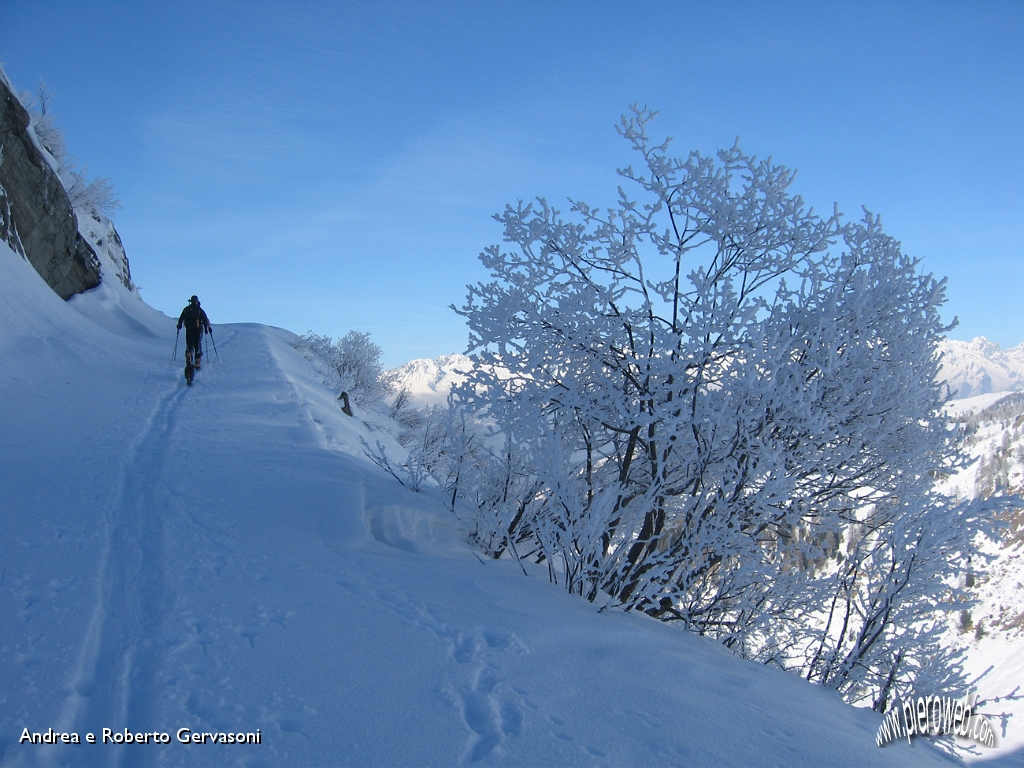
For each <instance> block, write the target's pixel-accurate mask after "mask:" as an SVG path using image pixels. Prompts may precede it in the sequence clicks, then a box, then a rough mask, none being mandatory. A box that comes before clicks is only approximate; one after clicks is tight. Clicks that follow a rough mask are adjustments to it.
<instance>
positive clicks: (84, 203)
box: [19, 82, 121, 216]
mask: <svg viewBox="0 0 1024 768" xmlns="http://www.w3.org/2000/svg"><path fill="white" fill-rule="evenodd" d="M19 98H20V99H21V101H22V102H23V103H24V104H25V105H26V108H27V109H28V111H29V115H30V116H31V118H32V122H31V124H30V126H29V127H30V130H31V131H32V132H33V133H34V134H35V136H36V139H37V140H38V141H39V144H40V145H41V146H42V147H43V149H45V150H46V151H47V152H49V153H50V156H51V157H52V158H53V160H54V163H55V165H56V171H57V174H58V176H60V180H61V182H62V183H63V185H64V189H65V191H66V192H67V194H68V199H69V200H70V201H71V206H72V208H74V209H75V211H77V212H78V213H80V214H82V213H84V214H92V215H98V214H102V215H104V216H111V215H113V213H114V212H115V211H117V210H119V209H120V208H121V202H120V201H119V200H118V199H117V194H116V192H115V191H114V185H113V184H112V183H111V181H110V179H107V178H95V179H90V178H89V177H88V175H87V168H86V167H85V166H82V167H81V168H79V167H78V162H77V161H76V160H75V158H74V157H72V156H71V153H70V152H69V151H68V147H67V141H66V140H65V138H64V131H63V130H62V129H61V128H60V127H59V126H57V124H56V122H55V121H54V115H53V91H51V90H50V88H49V86H47V85H46V83H44V82H40V83H39V88H38V91H37V93H36V95H35V97H33V96H32V94H31V93H28V92H25V93H22V94H20V97H19Z"/></svg>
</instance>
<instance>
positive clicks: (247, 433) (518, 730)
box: [0, 248, 946, 766]
mask: <svg viewBox="0 0 1024 768" xmlns="http://www.w3.org/2000/svg"><path fill="white" fill-rule="evenodd" d="M0 294H2V295H0V323H3V326H4V327H5V329H7V331H6V333H5V334H3V335H2V336H0V355H2V356H3V359H4V361H5V375H4V377H3V378H2V379H0V435H2V440H3V451H2V461H0V478H2V487H3V489H4V504H3V506H2V507H0V524H2V527H3V531H4V535H3V537H0V615H2V616H3V617H4V619H3V625H2V629H0V763H2V764H3V765H56V764H61V765H136V764H139V765H142V764H144V765H274V766H277V765H295V766H298V765H302V766H316V765H331V766H337V765H454V764H460V763H479V764H480V765H541V764H543V765H609V766H612V765H614V766H620V765H679V764H694V765H757V764H764V765H768V764H771V765H826V764H828V765H865V764H869V763H870V764H874V765H908V764H931V763H943V762H945V760H946V759H945V758H944V757H943V756H941V755H940V754H939V753H938V752H936V751H935V750H934V749H933V748H932V746H931V745H930V743H928V741H927V740H917V741H915V743H914V745H913V746H912V747H911V746H909V745H907V744H906V742H905V741H903V742H900V743H894V744H891V745H890V746H888V747H886V748H884V749H879V748H877V747H876V746H875V744H874V735H875V731H876V728H877V726H878V724H879V721H880V719H879V717H878V716H876V715H874V714H873V713H871V712H867V711H863V710H856V709H853V708H851V707H848V706H846V705H845V704H843V703H842V702H841V701H840V700H839V699H838V698H837V697H836V696H835V695H834V694H832V693H830V692H829V691H826V690H823V689H821V688H816V687H813V686H810V685H807V684H805V683H804V682H803V681H801V680H799V679H797V678H796V677H794V676H790V675H787V674H784V673H781V672H778V671H776V670H773V669H768V668H766V667H762V666H758V665H755V664H751V663H747V662H743V661H740V660H738V659H736V658H734V657H732V656H730V655H729V653H728V652H727V651H726V650H725V649H723V648H721V647H719V646H717V645H716V644H714V643H712V642H708V641H704V640H702V639H700V638H697V637H693V636H690V635H687V634H685V633H683V632H681V631H678V630H675V629H673V628H670V627H668V626H665V625H664V624H661V623H658V622H655V621H653V620H649V619H646V618H644V617H641V616H636V615H627V614H622V613H616V612H610V613H607V614H598V613H596V611H595V609H594V607H593V606H592V605H590V604H588V603H586V602H585V601H582V600H579V599H575V598H573V597H571V596H569V595H567V594H565V593H564V592H563V591H562V590H561V589H560V588H558V587H554V586H551V585H549V584H548V583H546V581H545V580H543V579H537V578H527V577H525V576H523V575H522V573H521V572H520V571H519V570H518V569H517V568H516V567H515V566H513V565H512V564H510V563H505V562H486V563H485V562H482V561H481V560H480V559H479V558H478V557H477V556H476V555H475V554H474V552H473V551H472V550H471V549H470V548H469V547H468V546H467V545H466V544H464V542H463V538H462V534H461V532H460V531H458V530H457V529H455V527H454V525H453V523H452V521H451V519H450V517H449V516H448V515H447V514H446V513H445V512H444V510H443V508H442V504H441V503H440V501H439V500H438V499H436V498H434V497H432V496H431V495H429V494H419V495H417V494H413V493H411V492H408V491H407V490H406V489H404V488H402V487H400V486H398V485H397V484H396V483H394V482H393V481H391V480H390V479H389V478H388V477H386V476H385V475H384V474H383V473H382V472H380V471H379V470H378V469H377V468H376V467H374V466H373V465H372V464H370V463H369V462H368V461H366V460H365V458H364V457H363V456H362V451H361V446H360V437H364V436H370V435H371V434H372V435H377V434H379V432H375V433H371V429H370V427H368V426H367V425H366V424H364V423H362V422H361V421H359V419H350V418H348V417H346V416H344V415H342V414H341V412H340V410H339V409H338V407H337V404H336V403H335V402H334V399H333V395H332V394H331V393H330V392H327V391H325V390H324V389H323V388H322V387H321V385H320V383H319V378H318V377H317V376H316V375H315V373H314V371H313V369H312V366H311V365H310V364H309V363H308V362H307V361H305V360H304V359H302V358H301V357H300V356H299V355H298V354H297V353H295V351H294V350H293V349H292V348H291V346H290V341H291V339H292V338H294V337H293V336H292V335H291V334H289V333H288V332H286V331H282V330H279V329H274V328H269V327H265V326H259V325H224V326H216V327H215V331H216V340H217V345H218V349H219V352H220V357H219V359H218V358H217V356H216V355H212V356H211V357H210V358H209V363H208V365H206V366H204V368H203V370H202V371H201V372H200V373H199V375H198V376H197V379H196V383H195V386H194V387H192V388H191V389H189V388H186V387H184V385H183V382H182V377H181V372H180V370H179V364H178V363H175V364H172V363H171V360H170V357H171V351H172V350H171V347H172V344H173V339H174V323H173V321H172V320H171V319H169V318H166V317H162V316H160V315H158V314H156V313H153V312H152V311H150V310H147V309H143V308H142V306H139V305H136V306H134V307H132V306H130V305H125V304H124V303H121V302H120V300H116V301H115V300H113V299H111V298H110V296H109V295H105V294H103V293H102V292H99V293H93V294H86V295H84V296H82V297H81V298H80V299H76V303H75V305H73V306H72V305H69V304H66V303H64V302H62V301H60V300H59V299H58V298H57V297H56V296H55V295H54V294H53V293H52V292H51V291H50V290H49V289H48V288H47V287H46V286H45V285H44V284H43V283H42V281H41V279H40V278H39V277H38V275H36V274H35V272H34V271H32V270H31V268H30V267H29V265H28V264H27V263H26V262H24V261H23V260H22V259H21V258H19V257H17V256H15V255H13V254H12V253H11V252H10V251H9V250H7V249H6V248H0ZM121 298H124V297H121ZM111 303H113V305H114V306H111ZM107 310H110V312H111V314H112V315H114V316H115V318H116V319H115V320H113V321H110V322H100V323H97V322H95V318H97V317H98V316H99V315H98V313H102V312H104V311H107ZM26 728H27V729H28V730H29V731H30V732H32V733H41V734H46V733H47V732H48V729H50V728H52V729H54V730H55V731H59V732H66V733H76V734H78V735H79V737H80V738H81V739H83V740H84V738H85V735H86V733H87V732H92V733H94V734H95V735H97V736H98V737H100V738H102V733H103V730H102V729H104V728H109V729H110V730H111V732H112V733H118V734H123V733H124V729H125V728H128V729H130V731H131V732H133V733H143V732H150V733H156V734H167V735H168V737H169V739H170V743H168V744H153V743H149V744H129V745H120V744H102V743H97V744H94V745H90V744H87V743H83V744H68V745H63V744H57V745H53V744H29V743H19V741H20V740H21V737H22V734H23V732H24V729H26ZM182 728H189V729H191V730H192V731H193V732H195V733H204V732H209V733H220V732H225V733H235V732H240V733H257V732H258V733H259V736H260V743H259V744H245V745H227V744H223V745H222V744H211V743H207V744H183V743H180V742H179V741H178V739H177V733H178V732H179V729H182Z"/></svg>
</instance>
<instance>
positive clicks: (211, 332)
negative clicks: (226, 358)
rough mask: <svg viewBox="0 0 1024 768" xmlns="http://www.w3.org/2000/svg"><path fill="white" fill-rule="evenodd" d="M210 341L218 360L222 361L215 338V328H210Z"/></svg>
mask: <svg viewBox="0 0 1024 768" xmlns="http://www.w3.org/2000/svg"><path fill="white" fill-rule="evenodd" d="M210 341H212V342H213V351H214V354H216V355H217V359H218V360H220V352H218V351H217V340H216V339H215V338H213V326H212V325H211V326H210Z"/></svg>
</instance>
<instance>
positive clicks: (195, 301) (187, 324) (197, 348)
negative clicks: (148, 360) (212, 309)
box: [178, 296, 212, 386]
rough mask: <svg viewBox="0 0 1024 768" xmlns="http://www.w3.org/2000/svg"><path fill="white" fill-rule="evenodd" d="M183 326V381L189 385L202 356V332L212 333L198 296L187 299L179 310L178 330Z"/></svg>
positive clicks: (208, 319)
mask: <svg viewBox="0 0 1024 768" xmlns="http://www.w3.org/2000/svg"><path fill="white" fill-rule="evenodd" d="M182 326H184V328H185V381H186V382H187V383H188V384H189V385H190V386H191V384H192V378H193V377H194V376H195V372H196V371H197V370H199V368H200V365H201V362H202V358H203V334H204V333H212V330H211V329H210V318H208V317H207V316H206V312H205V311H203V308H202V307H201V306H199V297H198V296H193V297H192V298H191V299H189V300H188V306H187V307H185V308H184V309H183V310H181V315H180V316H179V317H178V330H179V331H180V330H181V328H182Z"/></svg>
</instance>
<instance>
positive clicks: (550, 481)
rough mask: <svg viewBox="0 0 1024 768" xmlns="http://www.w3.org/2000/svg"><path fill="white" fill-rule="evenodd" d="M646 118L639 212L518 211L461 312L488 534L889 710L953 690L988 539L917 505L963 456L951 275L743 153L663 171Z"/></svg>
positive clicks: (940, 505) (464, 391)
mask: <svg viewBox="0 0 1024 768" xmlns="http://www.w3.org/2000/svg"><path fill="white" fill-rule="evenodd" d="M652 117H653V114H652V113H650V112H647V111H640V110H634V114H633V115H632V116H631V117H627V118H623V121H622V123H621V126H620V129H619V130H620V133H621V134H622V135H623V136H624V137H625V138H626V140H627V141H628V142H629V143H630V144H631V145H632V147H633V149H634V150H636V151H637V152H638V153H639V155H640V156H641V158H642V165H641V168H640V170H634V169H633V168H627V169H625V170H623V171H621V172H620V173H621V175H622V176H623V177H624V178H625V179H626V180H627V181H629V182H631V185H632V186H631V189H633V190H635V191H636V194H637V195H638V196H639V197H638V198H636V199H634V198H633V197H631V196H630V195H629V194H628V193H627V191H626V190H624V189H621V188H620V190H619V199H618V202H617V204H616V205H615V206H613V207H611V208H609V209H607V210H602V209H598V208H594V207H591V206H589V205H587V204H585V203H582V202H575V203H573V204H572V208H571V213H572V216H571V218H565V217H563V215H562V214H561V212H559V211H558V210H555V209H554V208H553V207H551V206H550V205H549V204H548V203H547V202H546V201H545V200H543V199H539V200H538V201H537V202H536V203H535V204H523V203H522V202H520V203H519V204H518V205H516V206H509V207H507V208H506V209H505V211H504V213H502V214H500V215H498V216H496V219H497V220H498V221H500V222H501V223H502V224H503V225H504V239H505V241H506V242H507V243H510V244H511V249H510V250H507V251H503V250H502V249H501V248H500V247H498V246H493V247H491V248H488V249H487V250H486V251H485V252H484V253H483V254H481V257H480V258H481V261H482V262H483V264H484V265H485V267H487V268H488V270H489V271H490V272H491V275H492V278H493V279H492V282H489V283H486V284H483V283H482V284H478V285H476V286H471V287H470V292H469V296H468V298H467V300H466V303H465V304H464V306H463V307H462V308H461V309H457V310H456V311H457V312H458V313H459V314H461V315H462V316H464V317H465V318H466V321H467V323H468V325H469V328H470V347H471V351H473V352H474V353H475V355H476V357H477V360H478V361H479V363H480V364H479V365H478V366H477V367H476V368H475V369H474V370H473V372H471V373H470V375H469V381H468V382H467V383H466V384H465V385H464V386H463V387H462V388H461V389H460V390H459V391H458V397H459V399H460V401H461V403H462V405H463V407H464V408H467V409H470V410H471V411H473V412H475V413H478V414H486V418H487V419H489V420H491V422H492V423H494V424H495V425H497V427H498V428H499V429H500V430H501V432H503V434H504V435H505V437H506V446H507V450H506V452H505V456H504V457H502V456H498V455H494V456H493V459H494V460H493V461H490V462H487V461H484V462H478V463H477V464H475V465H474V466H472V467H470V466H466V467H464V469H465V470H467V471H468V470H473V471H476V472H477V473H478V476H479V479H477V480H474V481H471V480H469V479H468V478H467V477H466V476H465V475H464V476H463V477H462V478H460V481H459V486H460V489H459V491H458V492H459V494H460V495H463V496H464V498H466V499H467V500H469V501H472V502H473V503H476V504H477V505H478V509H479V514H478V519H479V527H480V530H481V531H483V532H484V534H483V535H482V536H478V540H481V539H485V540H486V541H484V542H483V543H484V544H485V546H486V547H487V548H488V549H489V550H490V551H492V552H493V551H497V552H500V551H502V549H503V547H504V546H505V545H506V544H507V543H509V542H518V543H520V544H525V545H528V546H530V547H532V548H533V550H534V551H535V552H536V553H537V556H538V558H539V559H541V560H546V561H547V562H548V563H549V567H550V568H551V573H552V578H557V579H560V580H562V581H563V582H564V584H565V585H566V587H567V588H568V589H570V590H571V591H573V592H576V593H579V594H581V595H584V596H585V597H587V598H588V599H591V600H594V599H597V597H598V596H599V595H601V594H604V595H608V596H610V598H611V599H612V600H613V601H615V602H616V603H617V604H619V605H621V606H622V607H624V608H625V609H627V610H629V609H637V610H642V611H644V612H646V613H648V614H650V615H652V616H656V617H659V618H661V619H664V620H667V621H674V622H678V623H680V624H681V625H682V626H684V627H686V628H688V629H690V630H692V631H695V632H698V633H701V634H706V635H710V636H713V637H716V638H718V639H719V640H721V641H722V642H723V643H725V644H726V645H727V646H729V647H731V648H733V649H734V650H735V651H736V652H737V653H740V654H742V655H744V656H747V657H750V658H757V659H760V660H762V661H764V662H766V663H773V664H777V665H779V666H782V667H784V668H788V669H792V670H794V671H798V672H800V673H801V674H803V675H804V676H806V677H807V678H808V679H811V680H814V681H815V682H818V683H821V684H823V685H827V686H830V687H833V688H836V689H838V690H840V691H842V692H843V693H844V695H846V696H847V697H848V698H849V699H851V700H855V701H862V700H866V701H868V702H869V703H871V704H872V705H873V706H875V707H876V708H877V709H880V710H884V709H885V708H886V706H888V703H889V702H891V701H892V700H893V699H894V698H895V697H896V696H898V695H901V694H903V693H906V692H907V691H908V690H909V689H908V686H909V685H911V684H912V683H913V682H915V681H916V682H921V681H924V680H926V679H927V681H929V682H933V683H934V684H935V685H934V686H933V687H934V688H935V690H942V689H943V686H944V685H945V684H946V683H948V682H949V680H950V679H955V678H956V677H957V674H958V671H959V666H958V664H957V661H956V659H955V658H953V657H951V656H950V655H949V654H948V653H946V652H944V650H943V649H942V648H941V643H940V638H939V635H938V629H937V627H938V626H939V624H940V620H941V618H942V617H941V615H940V613H939V611H940V609H943V608H944V607H947V606H952V605H953V603H954V601H955V600H956V599H957V598H958V597H959V594H958V587H957V585H956V579H955V576H956V574H957V573H958V571H959V570H960V569H961V567H962V564H963V563H964V562H965V561H966V559H967V558H968V556H969V555H970V553H971V551H972V548H973V544H972V541H973V539H974V537H975V534H976V533H977V532H978V531H979V530H981V529H982V528H983V527H984V526H985V523H986V520H987V516H986V513H985V512H984V509H983V508H982V507H981V506H979V505H961V506H951V505H950V504H949V503H948V501H947V500H946V499H944V498H940V497H939V496H938V495H937V494H936V493H935V492H934V491H933V489H932V484H933V482H934V478H935V477H936V475H937V474H938V473H939V472H940V471H948V470H949V468H950V466H952V465H953V464H955V463H956V462H957V458H956V445H955V435H954V434H953V433H951V432H950V431H949V430H947V429H946V423H945V420H944V418H943V416H942V414H941V412H940V407H941V405H942V403H943V395H942V392H941V390H940V388H939V385H938V384H936V371H937V368H938V364H939V361H938V355H937V351H936V348H937V344H938V342H939V340H940V338H941V336H942V334H943V333H944V332H945V331H947V330H948V328H947V327H945V326H944V325H943V324H942V322H941V320H940V317H939V312H938V309H939V307H940V305H941V304H942V303H943V301H944V290H945V289H944V282H943V281H937V280H935V279H934V278H933V277H932V276H931V275H927V274H922V273H921V272H920V271H919V269H918V267H919V263H918V261H917V260H915V259H913V258H910V257H908V256H906V255H904V254H903V253H902V252H901V250H900V246H899V243H898V242H896V241H895V240H894V239H893V238H891V237H889V236H888V235H886V234H885V233H884V231H883V230H882V228H881V222H880V220H879V218H878V217H876V216H873V215H871V214H870V213H867V212H865V213H864V216H863V218H862V219H861V220H860V221H855V222H845V221H844V220H843V218H842V217H841V215H840V214H839V213H838V211H835V212H833V213H832V214H830V215H828V216H825V217H822V216H819V215H817V214H816V213H814V212H813V211H812V210H809V209H808V208H807V207H806V206H805V204H804V202H803V200H802V199H801V198H800V197H799V196H796V195H793V194H792V193H791V192H790V191H789V187H790V184H791V182H792V180H793V176H794V174H793V172H791V171H789V170H788V169H786V168H784V167H781V166H778V165H774V164H772V163H771V162H770V161H761V160H757V159H756V158H754V157H752V156H749V155H746V154H745V153H744V152H743V151H742V150H741V149H740V148H739V146H734V147H732V148H731V149H729V150H724V151H721V152H719V153H718V154H717V156H715V157H705V156H703V155H701V154H700V153H698V152H691V153H690V154H689V155H688V156H687V157H685V158H674V157H671V156H669V155H668V142H667V141H666V142H664V143H661V144H656V143H654V142H652V140H651V139H650V137H649V136H648V133H647V128H648V124H649V122H650V120H651V119H652ZM499 369H500V370H502V371H503V374H502V375H501V376H496V375H494V374H493V373H491V371H494V370H499ZM471 473H472V472H470V474H471ZM956 607H957V610H960V609H962V608H963V607H964V603H962V602H957V603H956Z"/></svg>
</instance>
